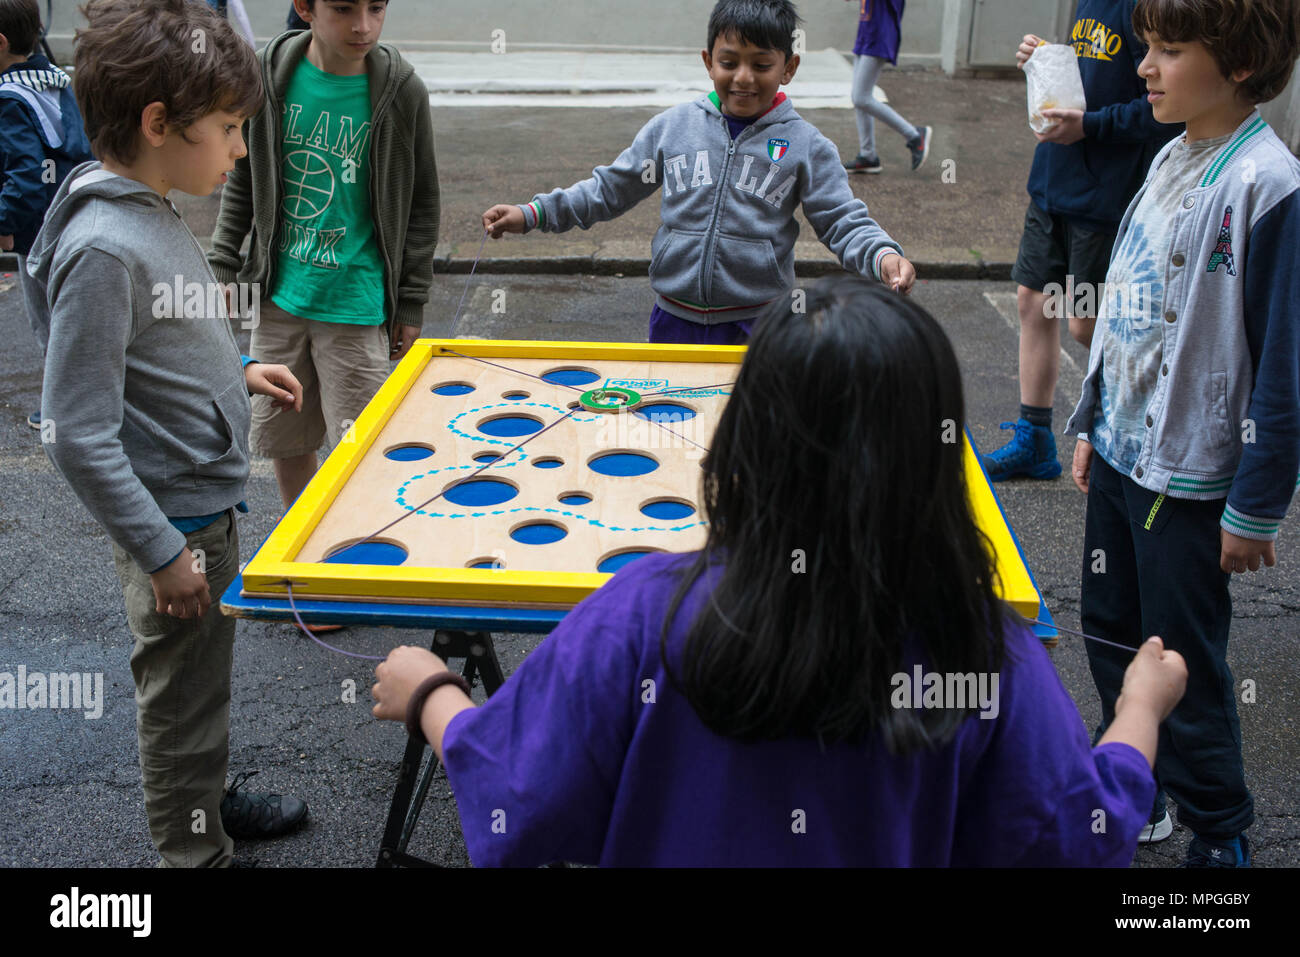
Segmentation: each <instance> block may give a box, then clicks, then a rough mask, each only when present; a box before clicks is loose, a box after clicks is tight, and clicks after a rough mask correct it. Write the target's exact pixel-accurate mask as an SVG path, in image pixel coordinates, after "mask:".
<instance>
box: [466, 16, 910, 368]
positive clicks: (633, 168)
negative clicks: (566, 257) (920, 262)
mask: <svg viewBox="0 0 1300 957" xmlns="http://www.w3.org/2000/svg"><path fill="white" fill-rule="evenodd" d="M798 23H799V17H798V14H797V13H796V12H795V8H794V5H793V4H792V3H790V2H789V0H720V2H719V3H718V4H717V6H715V7H714V9H713V14H712V16H711V17H710V18H709V32H708V42H709V48H708V49H707V50H705V51H704V53H703V57H704V65H705V66H706V67H707V68H708V71H709V76H710V77H711V78H712V80H713V84H714V92H713V93H710V94H709V95H708V96H705V97H701V98H700V99H698V100H696V101H694V102H692V103H685V104H682V105H681V106H677V107H674V108H672V109H671V110H668V111H666V112H664V113H661V114H659V115H658V116H656V117H655V118H654V119H652V120H651V121H650V122H649V123H647V124H646V125H645V127H644V128H643V129H642V130H641V132H640V133H638V134H637V137H636V139H635V140H634V141H633V143H632V145H631V146H630V147H628V148H627V149H626V150H624V151H623V154H622V155H621V156H620V157H619V158H618V159H617V160H615V161H614V163H613V164H612V165H610V166H602V167H600V168H598V169H596V170H595V171H594V172H593V175H592V178H591V179H588V180H585V181H583V182H581V183H578V184H577V185H575V186H571V187H570V188H568V189H557V190H554V191H553V192H551V193H549V194H546V195H538V196H535V197H534V198H533V200H532V202H530V203H528V204H527V205H526V206H510V205H499V206H493V207H492V208H491V209H489V210H488V211H487V212H485V213H484V214H483V227H484V229H486V230H488V231H489V232H490V233H491V235H492V236H493V238H497V239H499V238H500V237H501V236H502V235H503V234H504V233H507V232H511V233H522V232H527V231H528V230H530V229H535V228H538V227H540V228H542V229H544V230H547V231H549V232H557V233H558V232H564V231H565V230H568V229H572V228H573V227H574V226H578V227H580V228H582V229H587V228H589V227H590V226H591V224H592V223H597V222H601V221H604V220H607V219H613V218H614V217H615V216H619V215H621V214H622V213H624V212H626V211H627V210H629V209H631V208H632V207H633V206H634V205H636V204H637V203H638V202H640V201H641V200H643V199H645V198H646V197H647V196H649V195H650V194H651V193H654V192H655V191H656V190H658V189H659V188H660V187H661V186H662V188H663V201H662V205H661V216H662V218H663V223H662V225H661V226H660V227H659V231H658V233H656V235H655V238H654V243H653V245H652V248H651V263H650V285H651V288H653V289H654V291H655V296H656V301H655V305H654V309H653V310H652V312H651V314H650V341H651V342H676V343H687V344H713V345H736V344H742V343H744V342H745V341H746V340H747V339H748V338H749V334H750V330H751V328H752V326H753V323H754V320H755V319H756V318H757V316H758V314H759V313H760V312H761V311H762V310H763V307H764V306H766V305H767V304H768V303H769V302H771V301H772V300H774V299H777V298H779V297H781V296H784V295H787V294H788V293H789V292H790V290H791V289H792V288H793V287H794V243H795V238H796V237H797V236H798V235H799V225H798V223H796V222H795V218H794V212H795V208H796V207H797V206H799V204H801V203H802V204H803V210H804V215H806V216H807V217H808V221H809V222H810V223H811V224H812V227H813V229H814V230H816V232H817V237H818V238H819V239H820V240H821V241H822V242H823V243H825V244H826V246H827V247H828V248H829V249H830V250H831V251H832V252H833V253H835V256H836V258H838V259H839V260H840V262H841V263H842V264H843V265H844V267H845V268H846V269H849V270H851V271H853V272H856V273H859V274H861V275H864V276H872V277H874V278H876V279H878V280H880V281H881V282H885V283H888V284H889V285H890V286H891V287H892V288H893V289H895V290H898V291H900V292H908V291H910V290H911V288H912V284H913V283H914V282H915V279H916V271H915V270H914V269H913V268H912V264H911V263H910V262H908V261H907V260H906V259H904V258H903V254H902V253H903V251H902V247H900V246H899V245H898V243H896V242H894V240H893V239H891V238H890V237H889V235H888V234H887V233H886V232H885V231H884V230H883V229H881V228H880V226H879V225H877V223H876V222H875V220H873V219H872V218H871V216H870V215H869V214H868V212H867V206H866V204H865V203H863V202H862V201H861V200H860V199H857V198H856V197H855V196H854V195H853V191H852V190H851V189H850V188H849V182H848V175H847V174H846V173H845V171H844V167H843V166H842V165H841V163H840V159H839V154H838V151H837V150H836V148H835V145H834V144H833V143H831V142H830V140H828V139H826V137H824V136H822V134H821V133H819V132H818V131H817V129H816V128H815V127H813V126H812V125H811V124H809V123H808V122H806V121H805V120H803V119H801V118H800V116H799V114H797V113H796V112H795V111H794V107H793V106H792V105H791V103H790V101H789V100H788V99H786V96H785V94H784V93H781V92H780V87H781V86H782V85H783V84H785V83H789V82H790V80H791V78H793V77H794V74H795V70H796V69H798V66H799V57H798V56H796V55H795V54H794V49H793V36H794V31H795V28H796V27H797V26H798Z"/></svg>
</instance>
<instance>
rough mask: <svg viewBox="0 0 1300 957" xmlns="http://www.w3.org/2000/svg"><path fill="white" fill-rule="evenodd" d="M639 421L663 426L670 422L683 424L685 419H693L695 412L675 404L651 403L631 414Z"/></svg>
mask: <svg viewBox="0 0 1300 957" xmlns="http://www.w3.org/2000/svg"><path fill="white" fill-rule="evenodd" d="M632 414H633V415H635V416H637V417H638V418H641V419H648V420H649V421H651V422H660V423H663V424H664V425H667V424H669V423H670V422H685V421H686V420H687V419H693V418H695V416H696V412H695V410H694V409H692V408H691V407H690V406H689V405H682V404H680V403H677V402H652V403H650V404H649V405H643V406H641V407H640V408H639V409H637V410H636V411H635V412H633V413H632Z"/></svg>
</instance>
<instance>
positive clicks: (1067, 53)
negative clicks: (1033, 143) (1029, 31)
mask: <svg viewBox="0 0 1300 957" xmlns="http://www.w3.org/2000/svg"><path fill="white" fill-rule="evenodd" d="M1025 77H1026V78H1027V79H1028V80H1029V128H1030V129H1032V130H1033V131H1034V132H1035V133H1046V132H1047V131H1048V130H1049V129H1051V128H1052V126H1053V125H1055V124H1053V123H1052V121H1051V120H1048V119H1047V118H1045V117H1044V116H1043V110H1087V109H1088V104H1087V100H1086V98H1085V97H1084V95H1083V77H1081V76H1080V75H1079V60H1078V58H1077V57H1076V56H1075V55H1074V47H1072V46H1066V45H1065V44H1063V43H1040V44H1039V45H1038V46H1036V47H1035V48H1034V54H1033V56H1031V57H1030V58H1029V59H1028V60H1026V61H1025Z"/></svg>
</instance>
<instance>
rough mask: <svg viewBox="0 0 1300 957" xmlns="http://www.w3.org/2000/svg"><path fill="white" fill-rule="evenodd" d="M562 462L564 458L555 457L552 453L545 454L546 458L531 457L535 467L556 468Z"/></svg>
mask: <svg viewBox="0 0 1300 957" xmlns="http://www.w3.org/2000/svg"><path fill="white" fill-rule="evenodd" d="M563 464H564V459H559V458H556V457H555V456H553V455H552V456H547V457H546V458H541V459H533V468H537V469H558V468H559V467H560V466H561V465H563Z"/></svg>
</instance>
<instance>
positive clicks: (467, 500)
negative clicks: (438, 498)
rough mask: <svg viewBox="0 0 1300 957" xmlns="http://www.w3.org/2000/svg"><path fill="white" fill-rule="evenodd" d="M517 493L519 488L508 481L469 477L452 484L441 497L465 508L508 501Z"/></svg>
mask: <svg viewBox="0 0 1300 957" xmlns="http://www.w3.org/2000/svg"><path fill="white" fill-rule="evenodd" d="M518 494H519V489H517V488H515V487H514V486H513V485H511V484H509V483H508V482H497V481H494V480H492V479H470V480H469V481H468V482H461V483H460V484H459V485H453V486H452V487H451V488H449V489H447V491H446V492H445V493H443V496H442V497H443V498H445V499H446V500H447V501H449V502H451V504H453V505H462V506H465V507H466V508H482V507H485V506H488V505H500V504H501V503H502V502H508V501H510V500H511V499H512V498H514V497H515V496H516V495H518Z"/></svg>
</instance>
